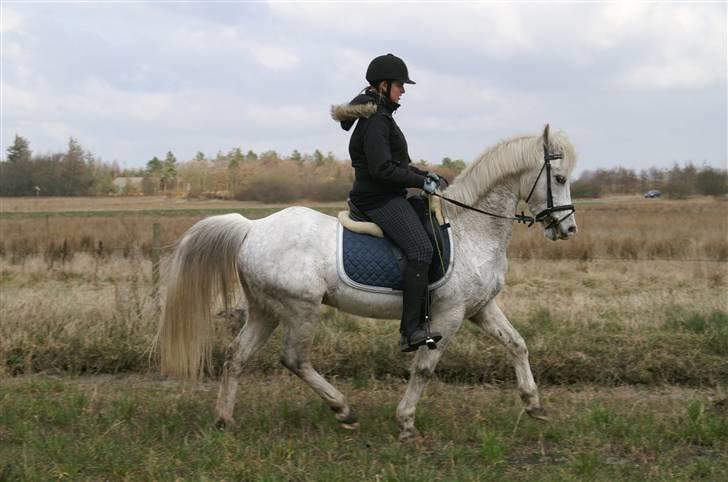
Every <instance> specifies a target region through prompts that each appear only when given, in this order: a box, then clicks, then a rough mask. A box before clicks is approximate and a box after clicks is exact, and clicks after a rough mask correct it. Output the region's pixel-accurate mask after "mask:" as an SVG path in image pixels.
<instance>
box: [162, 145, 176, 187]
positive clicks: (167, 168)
mask: <svg viewBox="0 0 728 482" xmlns="http://www.w3.org/2000/svg"><path fill="white" fill-rule="evenodd" d="M176 183H177V158H176V157H174V154H172V151H168V152H167V156H166V157H165V158H164V162H163V164H162V185H163V186H164V190H167V188H173V187H174V186H175V185H176Z"/></svg>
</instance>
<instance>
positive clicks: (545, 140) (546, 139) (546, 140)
mask: <svg viewBox="0 0 728 482" xmlns="http://www.w3.org/2000/svg"><path fill="white" fill-rule="evenodd" d="M543 144H544V145H545V146H548V145H549V125H548V124H546V127H544V128H543Z"/></svg>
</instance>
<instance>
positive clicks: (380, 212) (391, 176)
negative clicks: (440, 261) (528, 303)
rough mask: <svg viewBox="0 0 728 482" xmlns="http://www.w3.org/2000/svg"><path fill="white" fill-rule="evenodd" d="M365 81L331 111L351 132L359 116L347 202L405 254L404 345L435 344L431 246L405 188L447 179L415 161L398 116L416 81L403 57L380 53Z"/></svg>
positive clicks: (428, 189) (352, 142)
mask: <svg viewBox="0 0 728 482" xmlns="http://www.w3.org/2000/svg"><path fill="white" fill-rule="evenodd" d="M366 80H367V81H368V82H369V86H368V87H367V88H366V89H365V90H364V91H363V92H362V93H361V94H360V95H358V96H357V97H355V98H354V99H353V100H352V101H351V102H350V103H349V105H348V106H339V107H337V108H334V111H333V116H334V119H335V120H338V121H340V122H341V126H342V128H343V129H345V130H347V131H348V130H349V129H351V127H352V125H353V124H354V122H356V121H357V120H358V123H357V125H356V128H355V129H354V133H353V134H352V135H351V140H350V141H349V155H350V156H351V162H352V165H353V166H354V174H355V177H354V186H353V188H352V190H351V192H350V193H349V201H350V202H351V203H352V204H354V206H355V207H356V208H358V209H359V211H361V212H363V213H364V214H366V215H367V216H368V217H369V218H370V219H371V220H372V221H373V222H375V223H376V224H378V225H379V227H380V228H382V231H384V233H385V234H386V235H387V237H389V238H390V239H391V240H392V241H394V243H395V244H397V246H399V248H400V249H401V250H402V251H403V252H404V254H405V256H406V258H407V267H406V269H405V272H404V280H403V281H404V286H403V304H402V321H401V324H400V329H399V331H400V333H401V338H400V348H401V350H402V351H403V352H409V351H414V350H417V348H418V347H419V346H421V345H423V344H425V343H426V342H428V343H431V342H433V341H434V342H435V343H436V342H437V341H439V340H440V339H441V338H442V336H441V335H440V334H439V333H437V332H428V327H427V326H426V325H425V324H424V322H423V316H424V309H425V307H424V303H425V301H424V300H425V299H426V293H427V285H428V278H427V275H428V272H429V269H430V262H431V261H432V256H433V249H432V244H431V243H430V239H429V238H428V236H427V233H426V232H425V229H424V228H423V226H422V223H421V221H420V218H419V216H418V215H417V213H416V212H415V209H414V208H413V206H412V204H410V203H409V202H408V201H407V198H406V197H407V191H406V188H421V189H424V190H425V191H426V192H428V193H430V194H431V193H433V192H435V190H436V189H437V188H438V186H439V185H440V183H444V182H445V181H444V180H443V179H441V178H439V177H438V176H437V174H435V173H428V172H425V171H422V170H420V169H418V168H416V167H415V166H413V165H412V164H411V160H410V157H409V154H408V152H407V140H406V139H405V137H404V134H403V133H402V131H401V130H400V129H399V127H398V126H397V123H396V122H395V121H394V117H393V114H394V112H395V111H396V110H397V108H399V101H400V98H401V96H402V94H404V93H405V88H404V84H414V83H415V82H413V81H412V80H410V78H409V74H408V71H407V66H406V65H405V63H404V61H403V60H402V59H400V58H399V57H396V56H394V55H392V54H387V55H381V56H379V57H376V58H375V59H374V60H372V61H371V62H370V64H369V67H368V68H367V73H366Z"/></svg>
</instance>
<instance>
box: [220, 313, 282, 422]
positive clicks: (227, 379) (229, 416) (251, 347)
mask: <svg viewBox="0 0 728 482" xmlns="http://www.w3.org/2000/svg"><path fill="white" fill-rule="evenodd" d="M277 325H278V322H277V321H274V320H269V319H267V318H265V317H264V316H263V314H262V313H261V312H260V311H259V310H255V309H254V308H252V307H251V313H250V315H249V316H248V320H247V322H246V323H245V326H243V329H242V330H240V334H238V336H237V337H236V338H235V340H234V341H233V342H232V343H231V344H230V347H229V349H228V356H227V359H226V360H225V365H224V366H223V373H222V381H221V382H220V389H219V391H218V393H217V403H216V405H215V418H216V424H217V425H218V426H220V427H223V426H225V424H229V423H232V421H233V409H234V407H235V393H236V392H237V389H238V381H239V380H238V379H239V377H240V373H241V372H242V370H243V366H244V364H245V362H246V361H247V360H248V359H249V358H250V357H251V356H252V355H253V354H254V353H255V352H256V351H258V349H259V348H260V347H261V346H263V344H264V343H265V341H266V340H267V339H268V338H269V337H270V334H271V333H272V332H273V330H274V329H275V327H276V326H277Z"/></svg>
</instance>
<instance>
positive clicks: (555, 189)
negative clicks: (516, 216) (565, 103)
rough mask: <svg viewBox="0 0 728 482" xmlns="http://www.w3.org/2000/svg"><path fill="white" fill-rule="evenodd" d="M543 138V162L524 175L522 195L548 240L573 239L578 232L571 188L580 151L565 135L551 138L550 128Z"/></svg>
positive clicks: (541, 141)
mask: <svg viewBox="0 0 728 482" xmlns="http://www.w3.org/2000/svg"><path fill="white" fill-rule="evenodd" d="M539 139H540V143H539V144H540V145H539V146H537V149H539V151H540V152H539V157H540V158H541V159H543V162H542V163H541V164H539V165H538V167H535V168H533V169H531V170H528V171H526V172H525V173H524V175H523V176H521V195H522V197H523V198H524V199H526V201H527V203H528V208H529V209H530V210H531V212H532V213H533V214H534V215H535V216H536V220H537V221H538V222H540V223H541V224H542V225H543V228H544V235H545V236H546V237H547V238H549V239H550V240H552V241H556V240H558V239H569V238H570V237H572V236H574V235H575V234H576V231H577V228H576V220H575V218H574V209H573V206H572V204H571V190H570V187H569V176H570V175H571V171H572V170H573V169H574V165H575V164H576V152H575V150H574V147H573V146H572V145H571V143H570V142H569V140H568V139H567V138H566V136H565V135H564V134H563V133H560V132H558V133H555V134H552V135H551V136H549V126H548V125H546V128H545V129H544V133H543V136H542V137H540V138H539Z"/></svg>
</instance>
